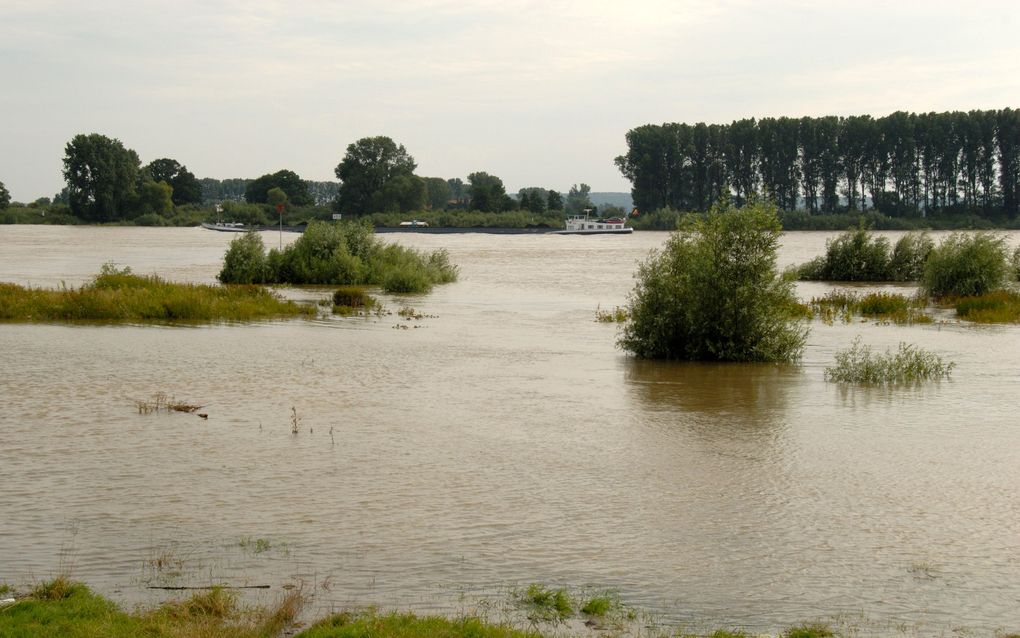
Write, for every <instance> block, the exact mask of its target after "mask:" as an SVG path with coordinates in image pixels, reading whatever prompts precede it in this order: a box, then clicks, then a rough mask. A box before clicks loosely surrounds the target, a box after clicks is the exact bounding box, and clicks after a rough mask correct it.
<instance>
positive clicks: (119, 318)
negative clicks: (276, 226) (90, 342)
mask: <svg viewBox="0 0 1020 638" xmlns="http://www.w3.org/2000/svg"><path fill="white" fill-rule="evenodd" d="M314 314H315V308H314V307H312V306H308V305H300V304H296V303H294V302H292V301H285V300H283V299H281V298H280V297H279V296H277V295H276V294H274V293H273V292H271V291H269V290H267V289H266V288H263V287H261V286H207V285H200V284H177V283H171V282H168V281H165V280H163V279H161V278H160V277H157V276H155V275H150V276H145V277H143V276H138V275H134V274H131V271H130V269H124V270H117V269H115V268H112V267H110V266H104V267H103V270H102V271H101V272H100V274H99V275H98V276H97V277H96V278H95V279H94V280H93V281H92V282H91V283H88V284H85V285H83V286H82V287H81V288H77V289H76V288H63V289H59V290H44V289H36V288H26V287H23V286H18V285H15V284H6V283H5V284H0V320H4V321H28V322H31V321H112V322H149V321H151V322H185V323H188V322H210V321H251V320H256V319H269V318H277V317H294V316H307V315H314Z"/></svg>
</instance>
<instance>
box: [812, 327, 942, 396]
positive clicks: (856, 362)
mask: <svg viewBox="0 0 1020 638" xmlns="http://www.w3.org/2000/svg"><path fill="white" fill-rule="evenodd" d="M955 365H956V364H955V363H951V362H950V363H945V362H944V361H943V360H942V358H941V357H939V356H938V355H936V354H934V353H931V352H927V351H925V350H922V349H921V348H918V347H917V346H914V345H910V344H907V343H901V344H900V345H899V348H898V349H897V351H896V352H890V351H888V350H887V351H886V352H885V353H884V354H883V353H876V352H875V351H874V350H872V349H871V346H867V345H863V344H862V343H861V338H860V337H857V338H856V339H854V341H853V344H852V345H851V346H850V347H849V348H847V349H845V350H840V351H838V352H837V353H836V365H835V366H833V367H831V368H826V369H825V379H826V381H832V382H834V383H853V384H862V385H903V384H910V383H920V382H922V381H933V380H938V379H943V378H948V377H949V375H950V373H951V372H952V370H953V368H954V367H955Z"/></svg>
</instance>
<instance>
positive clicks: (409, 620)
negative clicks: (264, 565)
mask: <svg viewBox="0 0 1020 638" xmlns="http://www.w3.org/2000/svg"><path fill="white" fill-rule="evenodd" d="M539 635H540V634H537V633H534V632H527V631H521V630H519V629H514V628H512V627H509V626H507V625H494V624H489V623H486V622H484V621H482V620H480V619H478V618H474V617H467V618H459V619H449V618H441V617H438V616H416V615H414V614H400V613H392V614H384V615H378V614H374V613H367V614H351V613H340V614H336V615H333V616H330V617H329V618H326V619H324V620H321V621H319V622H317V623H315V624H314V625H312V626H311V627H309V628H308V629H306V630H305V631H303V632H301V633H300V634H298V637H299V638H535V637H537V636H539Z"/></svg>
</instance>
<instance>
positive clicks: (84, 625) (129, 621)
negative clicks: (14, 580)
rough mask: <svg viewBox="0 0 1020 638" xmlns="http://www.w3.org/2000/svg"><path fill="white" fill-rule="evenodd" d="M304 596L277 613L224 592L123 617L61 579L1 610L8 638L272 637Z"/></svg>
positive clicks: (0, 623) (289, 599)
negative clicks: (250, 605) (242, 602)
mask: <svg viewBox="0 0 1020 638" xmlns="http://www.w3.org/2000/svg"><path fill="white" fill-rule="evenodd" d="M299 605H300V597H299V596H297V595H288V596H285V597H284V598H283V599H282V600H281V601H280V603H279V604H278V605H277V606H276V607H275V608H274V609H268V610H267V609H242V608H240V607H239V606H238V604H237V596H236V595H235V594H234V593H233V592H230V591H228V590H225V589H222V588H213V589H211V590H209V591H207V592H202V593H198V594H195V595H194V596H192V597H190V598H186V599H183V600H178V601H173V602H169V603H165V604H163V605H161V606H159V607H157V608H155V609H153V610H149V611H139V612H136V613H131V614H129V613H125V612H124V611H122V610H121V609H120V608H119V607H118V606H117V605H115V604H114V603H113V602H111V601H109V600H107V599H106V598H103V597H102V596H98V595H96V594H94V593H92V591H90V590H89V588H88V587H86V586H85V585H82V584H80V583H73V582H71V581H68V580H67V579H66V578H57V579H55V580H53V581H49V582H46V583H43V584H41V585H39V586H38V587H36V589H35V590H34V591H33V592H32V594H30V595H29V596H28V597H26V598H23V599H21V600H19V601H17V602H16V603H14V604H13V605H11V606H9V607H5V608H3V609H2V610H0V636H4V637H5V638H65V637H66V638H135V637H137V636H150V637H153V638H272V637H274V636H277V635H278V634H279V633H280V632H281V631H282V630H283V629H284V628H286V627H287V626H289V625H290V624H291V623H292V621H293V620H294V618H295V617H296V615H297V611H298V607H299Z"/></svg>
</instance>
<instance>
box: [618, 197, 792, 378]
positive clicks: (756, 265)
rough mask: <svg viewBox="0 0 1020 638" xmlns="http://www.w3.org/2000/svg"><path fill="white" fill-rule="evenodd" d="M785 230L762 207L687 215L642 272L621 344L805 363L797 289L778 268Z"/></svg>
mask: <svg viewBox="0 0 1020 638" xmlns="http://www.w3.org/2000/svg"><path fill="white" fill-rule="evenodd" d="M779 233H780V226H779V219H778V217H777V215H776V209H775V207H774V206H770V205H766V204H763V203H754V204H751V205H749V206H746V207H744V208H742V209H736V208H734V207H733V206H731V205H728V204H726V205H722V204H721V205H718V206H716V207H713V209H712V211H711V212H710V213H709V214H708V215H707V216H705V217H701V218H693V217H686V218H685V219H684V220H683V221H682V222H681V225H680V228H679V229H678V230H677V231H676V232H674V233H673V234H672V235H670V237H669V239H668V240H667V241H666V244H665V247H664V248H663V250H662V251H661V252H659V251H657V252H653V253H652V255H650V256H649V258H648V259H647V260H646V261H645V262H644V263H643V264H641V266H640V267H639V269H638V274H637V279H638V283H637V285H636V287H635V289H634V291H633V292H632V293H631V299H630V304H629V308H628V312H629V314H630V317H631V320H630V322H628V323H627V324H626V325H625V326H624V330H623V335H622V337H621V338H620V342H619V343H620V346H621V347H623V348H624V349H626V350H628V351H630V352H633V353H634V354H636V355H637V356H639V357H642V358H649V359H684V360H705V361H790V360H793V359H796V358H798V357H799V356H800V353H801V350H802V348H803V346H804V340H805V339H806V336H807V331H806V329H805V328H804V327H803V326H802V325H801V323H800V322H799V321H797V320H794V319H791V316H792V315H793V312H792V307H793V306H794V305H795V304H796V299H795V297H794V293H793V284H792V282H790V281H787V280H784V279H783V278H781V277H780V276H779V274H778V273H777V270H776V254H777V251H778V246H779Z"/></svg>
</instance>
